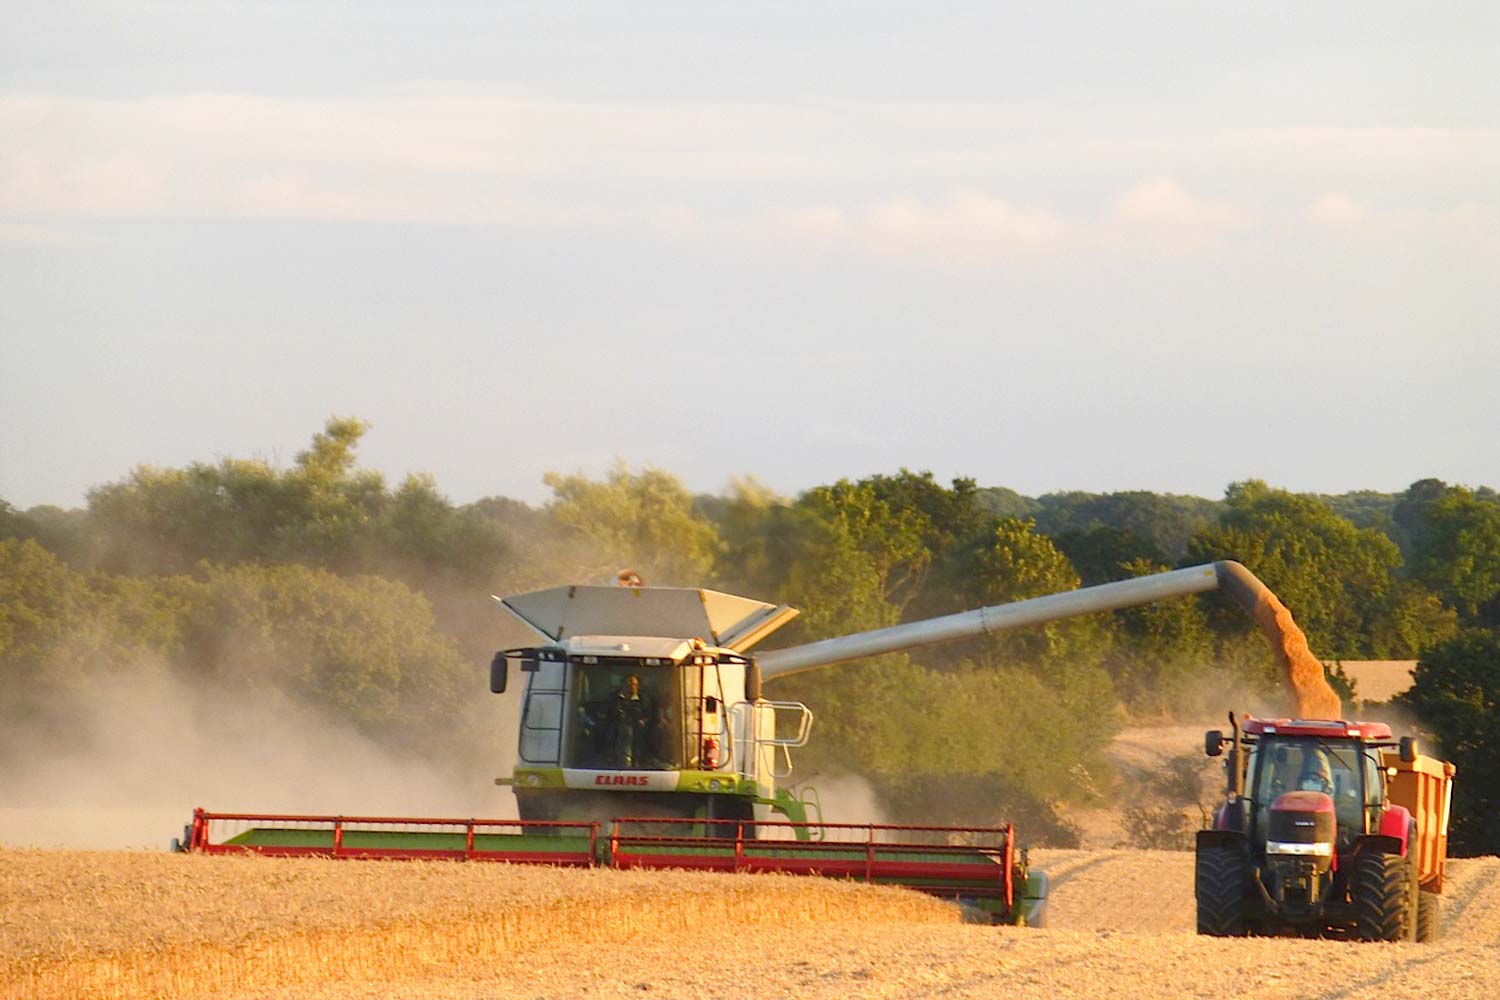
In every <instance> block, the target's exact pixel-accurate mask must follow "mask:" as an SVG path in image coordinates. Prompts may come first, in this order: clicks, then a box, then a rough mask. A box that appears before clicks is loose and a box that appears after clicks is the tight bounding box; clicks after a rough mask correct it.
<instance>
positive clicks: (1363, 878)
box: [1349, 854, 1416, 941]
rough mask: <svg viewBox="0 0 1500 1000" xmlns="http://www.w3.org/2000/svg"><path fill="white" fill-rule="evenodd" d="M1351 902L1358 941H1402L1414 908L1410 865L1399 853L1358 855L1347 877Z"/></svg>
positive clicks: (1407, 930)
mask: <svg viewBox="0 0 1500 1000" xmlns="http://www.w3.org/2000/svg"><path fill="white" fill-rule="evenodd" d="M1349 895H1350V896H1351V897H1352V898H1353V901H1354V933H1355V935H1356V936H1357V937H1358V938H1359V939H1360V940H1362V941H1405V940H1407V939H1408V935H1410V933H1411V926H1412V920H1413V919H1414V918H1415V916H1416V914H1414V913H1413V912H1412V910H1414V909H1415V908H1416V907H1415V905H1414V902H1413V900H1412V896H1411V866H1410V864H1409V863H1408V862H1407V860H1406V858H1403V857H1402V856H1401V855H1399V854H1362V855H1360V856H1359V857H1357V858H1356V859H1355V861H1354V873H1353V874H1352V875H1351V876H1350V879H1349Z"/></svg>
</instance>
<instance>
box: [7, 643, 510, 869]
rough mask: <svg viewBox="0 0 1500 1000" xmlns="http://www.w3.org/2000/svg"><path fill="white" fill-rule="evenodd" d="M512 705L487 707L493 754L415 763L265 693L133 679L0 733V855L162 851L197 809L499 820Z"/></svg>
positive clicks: (466, 751)
mask: <svg viewBox="0 0 1500 1000" xmlns="http://www.w3.org/2000/svg"><path fill="white" fill-rule="evenodd" d="M477 674H478V671H477V669H476V675H477ZM483 692H484V687H483V684H482V682H477V683H476V695H475V697H476V698H478V697H481V696H484V695H483ZM486 697H487V696H486ZM502 702H503V703H505V704H504V705H503V706H502V704H501V703H502ZM513 702H514V698H512V697H507V698H504V699H493V702H492V704H493V706H494V707H493V709H492V711H493V712H494V716H493V727H492V728H490V729H489V730H488V731H489V732H490V733H493V737H494V738H493V741H490V740H481V741H479V742H491V743H492V745H489V746H472V745H455V746H454V747H453V754H452V759H451V761H441V762H432V761H425V760H421V761H419V760H413V759H410V758H403V757H402V756H400V755H398V754H396V753H394V752H393V751H392V750H390V749H389V748H386V747H382V746H380V745H379V744H378V743H377V742H376V741H375V740H373V739H371V738H369V737H368V736H365V735H362V734H360V733H359V732H357V731H355V730H354V729H353V728H352V727H350V726H349V725H347V724H342V723H339V722H337V721H334V720H331V719H330V718H329V717H328V716H327V715H326V714H321V713H318V712H315V711H314V710H312V709H311V708H309V707H307V706H305V705H302V704H299V703H297V702H295V701H292V700H289V699H287V698H285V697H280V696H277V695H275V694H274V693H270V692H267V693H263V694H257V695H255V696H254V698H253V699H252V698H251V697H249V696H246V695H244V694H239V695H237V696H231V695H229V694H228V693H226V692H222V691H214V690H205V689H203V688H202V687H197V688H195V687H192V686H189V685H187V684H185V683H183V682H182V681H181V680H178V679H174V678H173V677H171V676H169V675H168V674H167V673H166V672H165V671H164V670H159V669H149V668H148V669H144V670H138V671H135V672H133V674H132V676H131V677H130V678H129V679H128V680H114V681H107V682H104V683H101V684H97V685H95V686H93V687H91V688H89V689H88V690H86V691H84V692H82V693H79V694H77V695H75V696H73V697H72V698H70V699H69V701H68V704H67V706H66V713H65V714H61V715H55V716H53V717H52V719H53V721H51V722H49V723H47V724H45V725H44V724H41V723H38V724H34V725H32V726H29V727H21V728H20V729H18V730H12V731H9V732H7V733H5V734H4V735H3V736H0V759H3V760H6V761H8V762H9V766H8V767H7V768H6V769H5V771H4V773H3V774H0V846H15V847H19V846H36V847H66V848H79V849H105V848H156V849H162V848H165V847H166V846H167V844H168V841H169V840H170V838H172V837H173V836H177V835H179V834H180V832H181V829H182V826H183V825H184V824H185V823H186V822H187V821H188V820H189V819H190V818H191V815H192V810H193V808H194V807H196V806H201V807H204V808H206V809H209V810H211V811H221V812H259V813H271V812H292V813H311V814H318V815H335V814H344V815H366V816H369V815H392V816H441V817H449V816H453V817H469V816H480V817H494V818H511V817H513V816H514V815H515V801H514V798H513V797H512V796H511V794H510V793H509V792H508V791H504V790H502V789H500V788H497V787H496V786H495V785H494V779H495V777H496V776H499V775H503V774H509V772H510V768H511V765H512V760H511V759H509V755H510V754H512V753H513V751H514V747H513V745H512V746H506V744H507V743H511V742H512V739H511V737H510V734H512V733H513V732H514V725H513V722H512V721H511V720H508V719H505V718H502V716H504V715H507V714H513V713H514V707H515V706H514V704H513ZM58 718H66V719H67V720H68V721H67V722H66V724H58V722H57V721H56V719H58Z"/></svg>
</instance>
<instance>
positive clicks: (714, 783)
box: [708, 778, 719, 792]
mask: <svg viewBox="0 0 1500 1000" xmlns="http://www.w3.org/2000/svg"><path fill="white" fill-rule="evenodd" d="M708 790H709V791H711V792H717V791H718V790H719V779H718V778H710V779H708Z"/></svg>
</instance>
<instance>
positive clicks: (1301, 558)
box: [1189, 480, 1444, 659]
mask: <svg viewBox="0 0 1500 1000" xmlns="http://www.w3.org/2000/svg"><path fill="white" fill-rule="evenodd" d="M1189 555H1190V558H1191V559H1192V561H1194V562H1210V561H1213V560H1216V559H1237V560H1239V561H1240V562H1242V563H1244V564H1245V565H1246V566H1247V567H1249V569H1250V571H1251V572H1253V573H1254V574H1255V575H1256V576H1258V577H1260V579H1262V580H1263V581H1265V583H1266V585H1267V586H1268V587H1270V588H1271V589H1272V590H1273V591H1274V592H1275V593H1276V594H1277V596H1278V597H1280V598H1281V600H1282V602H1283V603H1285V604H1286V605H1287V607H1288V608H1290V609H1291V610H1292V613H1293V615H1294V616H1295V617H1296V619H1297V622H1298V624H1300V625H1301V626H1302V629H1303V631H1304V632H1306V633H1307V637H1308V641H1309V643H1310V644H1311V646H1312V648H1313V651H1314V652H1315V653H1317V654H1319V655H1320V656H1322V657H1323V658H1325V659H1357V658H1361V657H1368V656H1374V657H1402V656H1409V655H1413V654H1415V653H1416V652H1417V651H1418V650H1419V649H1421V648H1422V647H1423V646H1425V645H1427V644H1429V643H1431V642H1433V641H1437V640H1439V639H1441V638H1442V637H1443V629H1444V625H1443V622H1441V621H1434V620H1432V617H1433V616H1432V614H1431V612H1432V610H1433V609H1432V608H1431V607H1430V606H1427V605H1426V604H1425V602H1424V601H1423V599H1422V597H1423V595H1421V594H1419V593H1416V592H1414V591H1411V590H1409V589H1407V588H1403V587H1400V586H1399V585H1398V582H1397V578H1396V570H1397V568H1398V567H1399V566H1400V565H1401V554H1400V552H1399V550H1398V549H1397V547H1396V545H1395V543H1394V542H1392V541H1391V540H1390V539H1389V538H1387V537H1386V536H1385V535H1383V534H1381V533H1380V532H1379V531H1376V530H1375V529H1373V528H1364V529H1361V528H1356V527H1355V526H1354V525H1353V524H1352V523H1350V522H1349V521H1347V520H1345V519H1344V518H1341V517H1339V516H1338V515H1337V514H1335V513H1334V512H1333V511H1332V509H1330V508H1329V507H1328V505H1327V504H1325V503H1323V502H1321V501H1320V500H1318V499H1316V498H1315V497H1311V496H1307V495H1305V494H1296V493H1289V492H1287V491H1285V490H1276V489H1272V488H1270V487H1269V486H1267V485H1266V484H1265V483H1264V482H1261V481H1259V480H1250V481H1247V482H1243V483H1236V484H1234V485H1233V486H1231V487H1230V488H1229V491H1228V493H1227V496H1226V502H1225V510H1224V514H1223V517H1222V518H1221V519H1220V522H1219V524H1218V525H1217V526H1216V527H1213V528H1210V529H1207V530H1205V531H1202V532H1200V533H1199V534H1198V535H1196V536H1194V538H1193V540H1192V542H1191V544H1190V545H1189ZM1439 617H1440V616H1439ZM1236 618H1238V619H1240V620H1243V619H1242V615H1236ZM1424 624H1425V627H1428V628H1430V629H1432V630H1433V631H1432V632H1431V633H1422V628H1423V627H1424ZM1413 633H1420V634H1413Z"/></svg>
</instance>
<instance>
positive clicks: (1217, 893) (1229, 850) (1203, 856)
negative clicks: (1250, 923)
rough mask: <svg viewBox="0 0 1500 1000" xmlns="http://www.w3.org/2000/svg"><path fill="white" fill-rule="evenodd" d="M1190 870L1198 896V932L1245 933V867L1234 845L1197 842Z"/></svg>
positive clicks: (1239, 935)
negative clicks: (1191, 870) (1195, 856)
mask: <svg viewBox="0 0 1500 1000" xmlns="http://www.w3.org/2000/svg"><path fill="white" fill-rule="evenodd" d="M1195 867H1196V871H1195V874H1194V895H1195V896H1196V897H1197V900H1198V933H1199V934H1208V935H1211V936H1213V937H1244V936H1245V884H1246V883H1247V882H1248V881H1249V871H1248V870H1247V866H1246V864H1245V855H1244V852H1243V851H1241V850H1240V849H1239V848H1238V847H1237V846H1234V845H1223V844H1214V845H1210V846H1204V845H1201V844H1200V845H1199V847H1198V852H1197V859H1196V866H1195Z"/></svg>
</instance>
